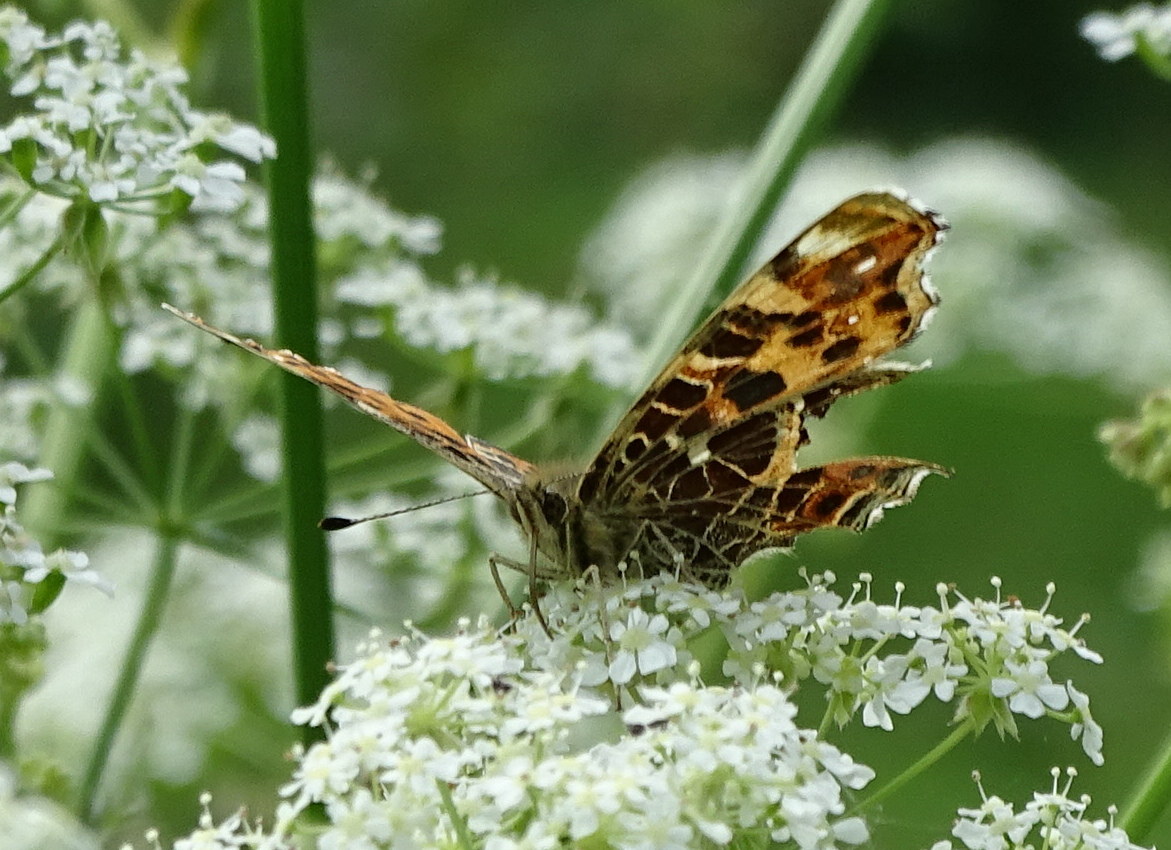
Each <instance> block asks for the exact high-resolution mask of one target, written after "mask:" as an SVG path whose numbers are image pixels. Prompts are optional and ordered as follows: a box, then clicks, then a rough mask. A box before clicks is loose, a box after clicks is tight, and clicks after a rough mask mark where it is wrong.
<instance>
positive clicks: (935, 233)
mask: <svg viewBox="0 0 1171 850" xmlns="http://www.w3.org/2000/svg"><path fill="white" fill-rule="evenodd" d="M944 227H945V225H944V224H943V222H942V221H941V220H940V219H939V218H938V217H936V216H934V215H933V214H931V213H929V212H926V211H924V210H921V209H918V208H917V207H915V206H914V205H912V204H911V203H909V202H907V201H905V200H903V199H901V198H898V197H896V196H894V195H891V194H887V193H871V194H865V195H859V196H857V197H855V198H852V199H850V200H848V201H846V202H845V203H843V204H842V205H840V206H839V207H838V208H837V209H835V210H833V211H832V212H830V213H829V214H827V215H826V216H825V217H824V218H823V219H821V220H820V221H819V222H817V223H816V224H814V225H813V226H812V227H811V228H810V229H809V230H807V231H806V232H805V233H803V234H802V235H801V236H799V237H797V239H796V240H794V242H793V243H792V244H791V245H789V246H788V247H787V248H785V249H784V250H783V251H781V252H780V253H779V254H777V256H776V257H774V258H773V259H772V260H771V261H770V262H769V263H767V264H766V265H765V266H764V267H763V268H762V269H760V270H759V271H758V272H757V273H756V274H754V275H753V276H752V277H751V278H749V279H748V281H747V282H745V283H744V284H743V285H742V286H741V287H740V288H739V289H737V290H736V291H735V292H733V293H732V295H731V296H730V297H729V298H728V299H727V300H726V301H725V302H724V304H722V305H721V306H720V307H719V308H718V309H717V310H716V311H715V313H713V314H712V316H711V317H710V318H709V319H708V320H707V321H706V322H705V323H704V324H703V326H702V327H701V328H700V329H699V331H697V332H696V334H695V335H694V336H693V337H692V339H691V340H690V341H689V342H688V343H687V344H686V345H685V346H684V347H683V349H682V350H681V351H680V352H679V354H678V355H676V357H675V358H674V359H673V360H672V362H671V363H670V364H669V365H668V366H667V368H666V369H664V370H663V372H662V373H661V374H660V375H659V377H658V378H656V379H655V381H654V382H653V383H652V384H651V386H650V388H649V389H648V390H647V391H646V393H644V395H643V396H642V398H641V399H639V401H638V402H637V403H636V404H635V405H634V407H633V408H632V409H631V410H630V412H629V413H627V414H626V416H625V417H624V418H623V420H622V422H621V423H620V424H619V426H618V428H617V429H616V430H615V432H614V434H613V436H611V438H610V439H609V440H608V441H607V443H606V445H605V446H603V448H602V450H601V452H600V453H599V454H598V457H597V458H596V459H595V461H594V463H593V464H592V465H591V467H590V468H589V470H587V472H586V473H585V475H583V477H582V480H581V484H580V488H579V496H580V498H581V501H582V502H583V506H584V508H585V509H586V510H587V511H592V512H594V513H595V514H596V515H597V516H598V519H599V521H600V522H601V523H602V524H603V525H605V524H612V525H614V526H617V527H620V526H622V525H623V524H624V523H628V524H629V523H633V527H634V528H637V529H639V530H638V531H637V532H636V531H633V530H631V531H630V533H631V534H637V535H638V536H639V539H641V540H649V539H650V537H648V536H647V535H648V534H652V533H653V536H655V537H657V538H658V539H659V543H660V544H661V545H662V546H663V547H665V548H667V549H669V548H671V547H673V546H677V545H678V546H680V547H681V548H679V549H678V550H677V551H679V552H682V553H684V554H685V556H686V554H687V553H689V552H695V553H696V557H698V558H699V559H700V560H702V559H703V557H710V558H712V559H713V561H712V565H713V567H714V565H715V563H716V562H719V563H720V564H725V563H732V562H735V561H736V560H737V559H738V558H739V557H742V556H744V555H746V554H750V553H751V551H755V550H757V549H760V548H764V547H765V546H766V545H784V544H785V543H786V542H788V540H791V538H792V536H793V535H795V534H797V533H800V532H801V531H805V530H809V529H810V528H813V527H818V526H820V525H844V526H848V527H852V528H853V527H859V526H858V524H857V522H856V517H857V516H862V515H863V514H866V515H867V516H869V515H871V514H873V513H874V511H872V510H871V511H867V506H881V505H891V504H897V503H900V502H902V501H906V500H907V499H908V498H910V495H911V494H913V491H914V487H913V486H908V482H909V481H911V480H914V482H915V483H916V484H917V481H918V479H919V478H921V477H922V475H924V474H926V473H927V472H931V471H941V469H940V468H939V467H936V466H934V465H933V464H922V463H919V462H918V461H902V460H897V459H886V458H870V459H865V460H862V461H844V462H842V463H843V464H846V465H849V464H856V465H857V468H859V469H877V468H879V467H883V465H884V464H886V465H890V464H893V466H892V467H891V469H895V468H897V469H898V470H899V472H898V473H897V474H896V473H895V472H892V471H889V470H888V473H887V474H884V475H880V476H877V477H875V476H870V475H857V476H855V477H853V478H851V477H850V476H849V475H845V474H844V470H845V469H846V467H845V466H842V465H841V464H839V465H837V466H834V465H831V466H827V467H822V468H815V469H813V470H806V471H804V472H802V473H796V463H795V458H796V452H797V449H798V448H799V447H800V445H801V444H802V443H803V442H804V441H805V434H804V429H803V421H804V417H805V416H806V415H815V416H821V415H823V414H824V413H825V412H826V410H827V409H828V408H829V406H830V405H831V404H832V403H833V402H834V401H835V400H836V399H837V398H840V397H842V396H845V395H851V394H854V393H857V392H861V391H863V390H866V389H870V388H871V387H875V386H881V385H884V384H888V383H892V382H894V381H896V380H899V379H900V378H901V377H903V376H904V375H905V374H907V372H908V371H909V370H908V369H907V368H906V367H898V366H887V367H876V366H872V365H871V364H872V363H873V362H874V361H875V360H876V359H877V358H878V357H880V356H882V355H883V354H886V353H888V352H890V351H892V350H894V349H896V348H898V347H899V346H901V345H903V344H905V343H906V342H908V341H909V340H910V339H911V338H912V337H913V336H914V335H915V333H916V332H917V331H918V330H919V329H920V328H921V327H922V326H923V324H924V322H925V321H926V319H927V317H928V316H929V315H930V313H931V311H932V309H933V308H934V306H935V304H936V302H937V298H936V297H935V294H934V292H933V291H932V290H931V289H930V287H929V285H928V283H927V281H926V279H925V276H924V273H923V262H924V260H925V258H926V256H927V254H928V253H929V251H930V250H931V248H932V247H934V245H935V244H936V243H937V241H938V239H939V235H940V233H941V232H942V230H943V229H944ZM795 475H796V476H807V477H810V478H817V479H818V482H817V485H818V486H817V487H814V488H812V490H810V489H809V488H806V490H804V491H802V493H803V495H804V496H808V498H804V499H803V500H802V501H800V503H799V504H796V503H794V499H795V498H796V496H795V495H794V494H796V493H797V491H798V489H799V486H798V485H800V484H801V483H802V482H803V479H801V478H795ZM904 479H906V480H904ZM814 491H816V492H817V493H819V494H825V493H831V492H832V493H835V494H836V496H834V499H837V500H838V501H840V502H841V504H842V505H845V506H846V507H843V508H841V510H835V511H829V510H828V509H827V510H823V511H822V512H821V513H818V512H817V511H816V510H814V505H815V504H817V505H822V507H823V508H827V506H828V505H829V504H830V502H829V501H825V502H823V501H821V499H822V498H823V496H819V497H818V498H817V499H813V496H812V495H810V494H812V493H814ZM824 498H828V496H824ZM810 499H813V500H812V501H810ZM851 509H853V510H851ZM705 518H706V521H705ZM683 526H689V528H683ZM672 527H674V528H676V529H678V532H679V533H678V534H674V533H672V531H671V528H672ZM628 528H631V526H630V525H628ZM736 535H739V536H736ZM721 536H723V537H726V538H727V539H726V540H725V542H724V544H723V545H719V538H721ZM695 541H703V542H702V544H701V543H699V542H695ZM683 544H688V545H683ZM692 544H693V545H692ZM709 544H717V545H715V546H714V549H713V546H711V545H709ZM648 545H649V544H648ZM697 547H698V549H697ZM634 548H635V550H637V549H638V548H639V547H638V546H637V545H636V546H635V547H634ZM699 550H703V551H702V552H700V551H699ZM708 550H713V551H708ZM643 554H644V555H646V554H647V552H646V551H645V550H644V552H643ZM652 560H657V558H654V557H652ZM685 560H686V557H685Z"/></svg>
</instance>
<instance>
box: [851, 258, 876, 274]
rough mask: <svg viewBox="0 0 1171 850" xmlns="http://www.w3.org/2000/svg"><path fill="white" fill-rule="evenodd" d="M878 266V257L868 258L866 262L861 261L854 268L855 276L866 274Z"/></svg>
mask: <svg viewBox="0 0 1171 850" xmlns="http://www.w3.org/2000/svg"><path fill="white" fill-rule="evenodd" d="M877 265H878V257H867V258H866V259H864V260H859V261H858V263H857V264H856V265H855V266H854V274H866V272H868V271H870V270H871V269H872V268H874V267H875V266H877Z"/></svg>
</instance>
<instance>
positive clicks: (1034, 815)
mask: <svg viewBox="0 0 1171 850" xmlns="http://www.w3.org/2000/svg"><path fill="white" fill-rule="evenodd" d="M1066 773H1067V777H1068V778H1067V780H1066V782H1065V785H1064V787H1059V784H1060V777H1061V771H1060V770H1059V769H1058V768H1053V770H1052V775H1053V787H1052V790H1050V791H1049V792H1047V793H1040V792H1037V793H1034V794H1033V799H1032V800H1030V801H1029V802H1028V803H1026V804H1025V805H1024V807H1023V808H1022V809H1021V810H1020V811H1017V808H1016V807H1015V806H1014V805H1013V804H1012V803H1010V802H1007V801H1005V800H1003V799H1001V798H1000V797H997V796H995V795H993V796H991V797H990V796H988V794H986V793H985V791H984V786H983V784H982V783H981V782H980V777H979V775H977V776H976V777H975V778H976V783H977V785H978V786H979V788H980V797H981V799H982V801H983V802H982V803H981V805H980V806H979V808H975V809H960V810H959V812H958V814H959V817H958V818H956V822H955V825H954V826H953V827H952V831H951V834H952V835H954V836H955V837H956V838H957V839H959V840H960V842H961V844H962V846H963V847H966V848H967V850H1026V848H1033V847H1045V848H1048V850H1082V848H1087V847H1092V848H1095V850H1141V847H1140V845H1137V844H1134V843H1133V842H1131V840H1130V837H1129V836H1128V835H1127V834H1126V831H1125V830H1123V829H1122V828H1121V827H1118V826H1115V825H1114V809H1113V807H1111V809H1110V818H1109V819H1108V820H1107V819H1103V818H1094V819H1090V818H1088V817H1087V816H1086V813H1087V812H1088V811H1089V808H1090V802H1091V801H1090V798H1089V796H1087V795H1082V796H1081V797H1078V798H1077V799H1074V798H1073V797H1071V796H1070V793H1069V791H1070V786H1071V785H1072V784H1073V779H1074V777H1075V776H1076V775H1077V771H1075V770H1074V769H1073V768H1069V769H1068V770H1067V771H1066ZM952 847H953V845H952V842H950V841H939V842H937V843H936V844H934V845H932V848H931V850H952Z"/></svg>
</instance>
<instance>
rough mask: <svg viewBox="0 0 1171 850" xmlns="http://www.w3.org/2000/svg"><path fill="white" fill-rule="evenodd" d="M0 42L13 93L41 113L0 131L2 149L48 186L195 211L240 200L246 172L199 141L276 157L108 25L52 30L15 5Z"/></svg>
mask: <svg viewBox="0 0 1171 850" xmlns="http://www.w3.org/2000/svg"><path fill="white" fill-rule="evenodd" d="M0 41H2V42H3V44H4V46H5V47H6V50H5V56H6V59H7V62H6V64H5V67H4V69H3V71H4V74H5V75H6V76H7V77H8V79H9V80H10V81H11V82H10V86H9V91H10V93H11V94H12V96H13V97H15V98H18V99H25V98H27V99H31V101H32V103H33V107H34V109H35V112H33V113H31V114H25V115H21V116H18V117H17V118H15V119H14V120H12V121H11V122H9V123H8V124H7V125H5V126H3V127H0V155H4V156H7V157H9V158H10V160H11V162H12V164H13V166H14V167H15V169H16V171H17V172H18V173H19V174H20V175H21V176H22V177H23V178H24V179H25V180H26V181H27V182H28V183H29V184H30V185H32V186H34V187H36V188H37V189H40V190H41V191H43V192H46V193H48V194H51V195H56V196H59V197H63V198H85V199H88V200H90V201H93V202H95V203H101V204H105V205H109V206H112V207H114V208H123V209H137V210H139V211H142V210H144V209H146V208H147V206H146V205H149V204H152V203H154V202H156V201H158V200H159V199H163V198H166V197H167V196H168V195H169V194H170V193H171V192H173V191H178V192H181V193H183V194H184V195H186V196H188V197H189V198H190V199H191V206H192V208H194V209H212V210H232V209H235V208H236V207H237V206H239V204H240V203H241V202H242V201H243V190H242V188H241V186H242V184H243V182H244V170H243V168H242V167H241V166H240V165H239V164H238V163H237V162H234V161H232V160H227V159H224V160H219V161H215V162H205V161H204V160H203V158H202V157H201V155H200V153H199V149H200V148H201V147H202V146H205V145H207V144H209V143H210V144H212V145H215V146H217V147H219V148H220V149H221V150H224V151H227V152H230V153H232V154H235V155H237V156H241V157H244V158H245V159H248V160H251V161H252V162H259V161H261V160H262V159H265V158H271V157H272V156H274V154H275V147H274V145H273V142H272V140H271V139H269V138H267V137H266V136H264V135H263V134H262V133H260V131H258V130H257V129H256V128H254V127H251V126H248V125H246V124H240V123H237V122H235V121H232V120H231V119H229V118H228V117H227V116H225V115H219V114H209V113H204V112H199V111H198V110H195V109H193V108H192V107H191V105H190V104H189V103H188V101H187V99H186V97H185V95H184V94H183V92H182V87H183V85H184V84H185V83H186V81H187V79H186V74H185V73H184V71H183V70H182V69H181V68H180V67H179V66H177V65H173V64H172V65H158V64H155V63H153V62H151V61H150V60H148V59H147V58H146V57H145V56H143V55H142V54H141V53H139V52H138V51H130V52H129V54H128V55H127V52H126V51H125V49H124V48H123V47H122V45H121V43H120V41H119V39H118V36H117V33H115V32H114V30H113V28H112V27H110V25H109V24H106V23H104V22H98V23H94V24H90V23H84V22H76V23H73V24H70V25H69V26H67V27H66V28H65V29H64V30H63V31H62V32H61V33H60V34H59V35H58V34H50V33H47V32H46V31H45V30H44V29H42V28H41V27H39V26H37V25H35V24H32V23H30V22H29V20H28V17H27V16H26V15H25V13H24V12H22V11H20V10H18V9H16V8H13V7H11V6H7V7H4V8H2V9H0Z"/></svg>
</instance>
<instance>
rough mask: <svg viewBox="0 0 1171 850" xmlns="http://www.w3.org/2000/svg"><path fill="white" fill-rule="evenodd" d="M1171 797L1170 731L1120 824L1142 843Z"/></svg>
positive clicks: (1134, 840) (1134, 838) (1136, 840)
mask: <svg viewBox="0 0 1171 850" xmlns="http://www.w3.org/2000/svg"><path fill="white" fill-rule="evenodd" d="M1169 801H1171V735H1169V736H1168V737H1167V739H1166V740H1165V741H1164V742H1163V746H1162V749H1161V750H1160V752H1159V757H1158V758H1157V759H1156V760H1155V762H1154V763H1153V764H1152V765H1151V766H1150V768H1148V770H1147V772H1146V773H1145V774H1144V775H1143V777H1142V780H1141V781H1140V782H1139V786H1138V789H1137V790H1136V791H1135V793H1134V796H1133V797H1132V798H1131V800H1130V802H1128V803H1127V804H1126V807H1125V808H1124V809H1123V810H1122V817H1121V818H1120V819H1119V822H1118V825H1119V826H1121V827H1122V828H1123V829H1125V830H1126V833H1127V835H1129V836H1130V840H1131V841H1133V842H1135V843H1136V844H1141V843H1143V841H1144V840H1146V838H1147V836H1149V835H1150V833H1151V827H1153V826H1154V825H1155V823H1156V822H1158V820H1159V819H1160V818H1161V817H1162V816H1163V813H1164V812H1166V811H1167V804H1168V802H1169Z"/></svg>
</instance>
